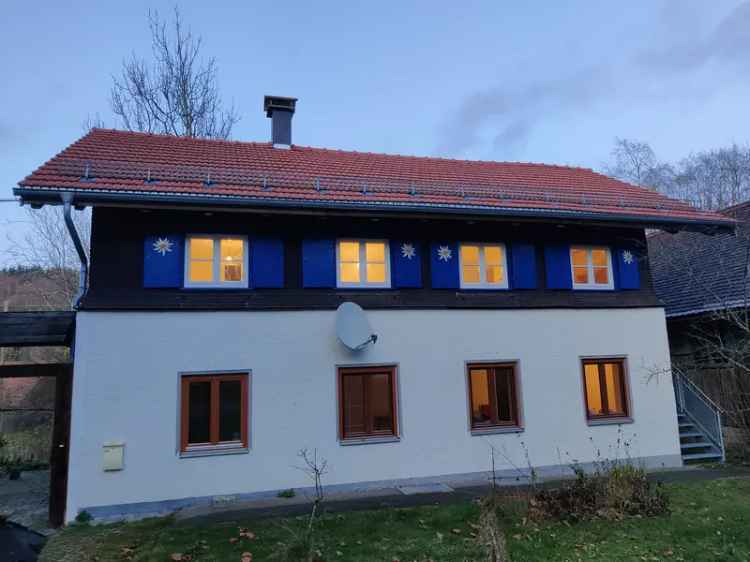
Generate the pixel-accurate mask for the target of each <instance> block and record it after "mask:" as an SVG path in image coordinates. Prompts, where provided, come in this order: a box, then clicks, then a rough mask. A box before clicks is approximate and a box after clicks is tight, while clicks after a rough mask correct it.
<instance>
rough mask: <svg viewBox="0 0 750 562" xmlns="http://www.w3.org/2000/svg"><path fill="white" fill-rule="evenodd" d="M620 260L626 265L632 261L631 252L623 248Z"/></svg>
mask: <svg viewBox="0 0 750 562" xmlns="http://www.w3.org/2000/svg"><path fill="white" fill-rule="evenodd" d="M622 261H624V262H625V263H626V264H628V265H630V264H631V263H633V252H631V251H630V250H624V251H623V252H622Z"/></svg>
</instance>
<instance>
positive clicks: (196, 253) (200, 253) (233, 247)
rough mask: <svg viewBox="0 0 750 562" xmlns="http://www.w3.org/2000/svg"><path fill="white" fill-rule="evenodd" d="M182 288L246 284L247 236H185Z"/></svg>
mask: <svg viewBox="0 0 750 562" xmlns="http://www.w3.org/2000/svg"><path fill="white" fill-rule="evenodd" d="M185 261H186V267H185V286H186V287H247V286H248V283H247V262H248V251H247V238H245V237H243V236H218V235H203V234H196V235H191V236H188V238H187V251H186V252H185Z"/></svg>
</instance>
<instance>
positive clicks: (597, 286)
mask: <svg viewBox="0 0 750 562" xmlns="http://www.w3.org/2000/svg"><path fill="white" fill-rule="evenodd" d="M573 250H584V251H585V252H586V268H587V269H588V274H589V275H588V277H589V279H590V280H591V281H590V282H589V283H576V277H575V266H574V265H573ZM592 250H604V251H605V252H607V273H608V277H607V278H608V280H609V282H608V283H607V284H606V285H605V284H602V283H595V282H594V261H593V260H592V259H591V251H592ZM568 259H569V260H570V278H571V281H572V282H573V288H574V289H584V290H587V291H611V290H613V289H614V288H615V275H614V271H613V268H612V250H611V249H610V248H609V246H587V245H576V246H571V247H570V252H569V254H568Z"/></svg>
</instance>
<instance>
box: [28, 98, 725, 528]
mask: <svg viewBox="0 0 750 562" xmlns="http://www.w3.org/2000/svg"><path fill="white" fill-rule="evenodd" d="M295 101H296V100H294V99H292V98H273V97H267V98H266V100H265V107H264V109H265V110H266V111H267V115H268V116H269V117H270V118H271V121H272V133H273V136H272V139H273V141H272V142H261V143H248V142H227V141H215V140H197V139H186V138H175V137H169V136H159V135H152V134H143V133H133V132H122V131H113V130H101V129H95V130H92V131H91V132H90V133H89V134H87V135H86V136H84V137H83V138H82V139H80V140H78V141H77V142H75V143H73V144H72V145H71V146H69V147H68V148H66V149H65V150H64V151H63V152H61V153H60V154H59V155H57V156H56V157H54V158H53V159H52V160H50V161H49V162H47V163H45V164H44V165H42V166H41V167H40V168H39V169H37V170H36V171H35V172H33V173H32V174H31V175H30V176H28V177H27V178H26V179H24V180H23V181H21V182H20V183H19V186H18V187H17V188H16V189H15V193H16V194H17V195H18V196H19V197H20V198H21V200H22V202H23V203H24V204H29V205H31V206H40V205H60V204H63V205H64V208H65V209H66V213H69V212H70V209H71V208H73V207H78V208H81V207H91V208H92V209H93V212H92V220H93V224H92V235H91V236H92V238H91V256H90V263H89V262H86V261H85V260H84V263H83V264H82V266H83V275H82V278H83V279H84V281H85V280H86V279H88V285H87V286H85V287H84V289H85V290H84V291H82V294H81V296H80V299H79V300H78V302H77V311H78V312H77V318H76V327H75V343H74V345H75V363H74V388H73V405H72V427H71V438H70V458H71V461H70V477H69V483H68V503H67V519H68V520H71V519H73V518H74V517H75V516H76V514H77V513H78V512H79V511H81V510H86V511H88V512H89V513H90V514H91V515H93V516H94V517H95V518H102V519H106V518H115V517H121V516H137V515H145V514H153V513H163V512H166V511H170V510H173V509H177V508H180V507H183V506H189V505H195V504H200V503H207V502H211V501H229V500H235V499H237V500H241V499H246V498H257V497H265V496H270V495H275V494H276V492H277V491H278V490H281V489H286V488H290V487H303V486H307V485H309V483H308V482H307V480H306V476H305V474H303V473H302V472H301V471H300V470H298V469H297V468H296V466H297V465H298V464H299V461H298V459H297V453H298V451H299V450H300V449H303V448H308V449H311V450H312V449H313V448H315V449H317V451H318V454H319V455H321V456H323V457H325V458H326V459H327V461H328V466H329V471H328V473H327V474H326V476H325V482H326V484H327V486H328V487H329V489H332V490H351V489H368V488H378V487H383V486H393V485H400V484H407V483H412V484H414V483H427V482H444V483H448V484H450V483H456V482H461V481H468V480H472V479H474V480H475V479H477V478H485V477H486V474H487V471H488V470H489V469H490V451H491V447H493V448H494V450H495V451H496V452H497V455H496V464H497V468H498V473H499V474H500V475H513V476H516V475H517V472H516V470H517V469H516V468H515V467H523V466H526V463H527V460H526V459H527V457H528V459H529V460H530V462H532V463H533V464H534V466H535V467H537V468H538V470H539V471H540V473H541V474H556V475H559V473H560V465H561V464H562V465H566V466H567V465H568V464H569V463H571V462H573V461H574V460H575V461H578V462H580V463H583V464H584V465H585V464H586V463H590V462H592V461H593V460H595V459H596V458H597V451H596V449H597V448H598V449H600V450H601V452H602V453H603V454H605V455H607V454H620V455H621V456H622V455H624V454H625V452H624V451H623V450H620V451H619V452H617V449H620V448H622V447H623V446H622V438H623V435H624V436H625V437H626V438H627V440H628V441H630V450H629V454H630V455H631V456H632V457H634V458H637V459H638V460H639V461H640V462H643V463H644V464H645V465H646V466H648V467H651V468H656V467H674V466H681V464H682V457H681V451H680V444H679V439H678V425H677V424H678V422H677V415H676V410H675V395H674V392H673V387H672V384H671V381H670V380H653V379H652V378H651V377H649V372H650V369H651V368H652V367H666V368H668V366H669V346H668V342H667V332H666V324H665V319H664V309H663V307H662V305H661V304H660V303H659V301H658V299H657V296H656V294H655V293H654V290H653V287H652V282H651V274H650V272H649V268H648V260H647V259H646V254H645V247H646V246H645V244H646V242H645V229H646V228H659V227H668V228H671V229H688V230H696V231H701V232H714V231H721V230H726V229H729V228H731V227H732V225H733V221H732V220H731V219H729V218H727V217H724V216H721V215H717V214H715V213H711V212H704V211H700V210H696V209H693V208H691V207H690V206H688V205H687V204H684V203H681V202H678V201H673V200H670V199H668V198H666V197H663V196H661V195H659V194H656V193H654V192H651V191H648V190H646V189H642V188H639V187H636V186H632V185H628V184H626V183H623V182H620V181H617V180H614V179H611V178H608V177H605V176H603V175H600V174H597V173H595V172H593V171H591V170H588V169H582V168H572V167H564V166H550V165H539V164H524V163H498V162H474V161H460V160H447V159H437V158H417V157H406V156H392V155H384V154H371V153H357V152H347V151H338V150H325V149H319V148H309V147H302V146H297V145H294V144H292V142H291V124H292V116H293V113H294V110H295ZM71 233H72V235H73V236H75V232H74V231H72V230H71ZM84 257H85V256H84ZM345 302H353V303H356V304H357V305H359V306H361V307H362V308H363V309H364V315H365V316H366V318H365V319H364V320H366V322H367V323H369V325H370V326H371V327H372V330H373V332H374V333H375V334H376V335H377V340H376V341H375V342H374V343H373V342H370V343H368V344H366V345H364V346H362V348H361V349H355V350H352V349H349V348H348V347H346V346H344V345H342V343H341V342H340V341H339V339H338V338H337V336H336V319H337V309H338V308H339V306H340V305H341V304H342V303H345Z"/></svg>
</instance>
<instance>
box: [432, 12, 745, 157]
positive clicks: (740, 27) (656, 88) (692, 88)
mask: <svg viewBox="0 0 750 562" xmlns="http://www.w3.org/2000/svg"><path fill="white" fill-rule="evenodd" d="M672 7H673V8H674V9H677V10H679V5H678V4H674V3H673V4H672ZM693 16H699V14H698V13H697V12H696V13H695V14H692V13H691V14H690V15H689V16H686V15H685V14H681V17H680V18H677V19H678V21H681V22H682V23H683V24H684V23H686V21H685V20H686V19H689V18H692V17H693ZM663 19H666V18H663ZM690 27H692V26H690V25H685V26H684V27H683V28H682V30H683V31H684V29H685V28H690ZM667 31H674V30H667ZM688 35H691V39H690V40H689V41H684V40H683V39H682V38H684V37H685V36H686V34H685V33H669V32H665V34H664V36H663V37H661V39H662V40H663V39H665V38H666V40H667V41H669V44H667V45H666V46H657V47H652V48H650V49H644V50H642V51H640V52H638V53H635V54H633V55H631V56H630V57H628V58H626V59H624V61H623V62H621V63H619V64H618V63H616V62H610V61H608V62H607V64H600V65H592V66H588V67H584V68H582V69H580V70H578V71H576V72H574V73H572V74H568V75H566V76H563V77H561V78H555V79H537V80H535V81H532V82H530V83H528V84H525V85H518V86H516V87H513V86H508V85H503V86H498V87H493V88H488V89H487V90H484V91H479V92H473V93H471V94H469V95H468V96H466V97H465V98H464V99H463V101H461V103H460V105H459V107H458V109H457V110H456V111H455V112H454V113H453V114H452V115H451V116H449V118H448V119H447V120H446V122H445V123H444V126H443V129H442V131H441V135H440V142H439V144H438V147H437V150H436V151H437V152H438V153H439V154H442V155H451V156H459V155H462V154H464V153H465V152H466V151H467V150H469V149H471V148H473V147H476V146H479V145H481V144H483V143H485V142H486V141H487V138H490V139H492V145H493V148H494V149H495V151H496V152H498V153H499V154H505V155H507V154H508V153H512V152H514V151H515V149H517V148H518V147H519V146H521V145H523V144H524V143H525V142H526V141H527V140H528V138H529V137H530V135H531V134H532V133H533V131H534V128H535V127H536V125H537V124H538V123H539V122H540V121H541V120H543V119H544V118H545V116H547V115H550V114H553V113H557V114H560V113H565V112H567V113H571V112H576V111H584V110H586V109H588V108H591V107H592V106H593V105H594V104H598V103H611V102H617V101H622V100H625V101H626V102H627V103H628V104H632V103H637V102H642V101H644V100H650V101H654V100H665V99H670V100H671V99H674V98H675V96H677V97H679V98H680V99H695V98H702V97H704V96H706V95H709V94H710V93H711V92H712V91H715V90H716V89H717V88H719V87H720V83H719V81H718V80H717V81H716V82H715V83H711V84H705V83H700V82H699V83H698V84H697V85H696V84H693V83H691V84H689V85H686V84H682V83H680V78H682V77H685V78H688V77H689V75H690V74H691V73H695V72H696V71H698V70H700V69H701V68H703V67H704V66H707V65H708V64H709V63H712V62H716V63H719V64H725V65H727V64H728V65H732V66H737V65H741V66H742V67H748V68H750V56H749V55H750V2H743V3H742V4H741V5H739V6H737V7H736V8H735V9H734V10H732V11H731V12H730V13H729V14H727V15H726V16H725V17H724V18H723V19H722V20H721V21H720V22H719V23H718V24H717V25H716V26H715V27H714V28H713V29H711V30H710V31H709V33H707V34H704V36H703V37H695V36H694V35H692V34H688ZM688 82H689V81H688Z"/></svg>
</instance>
